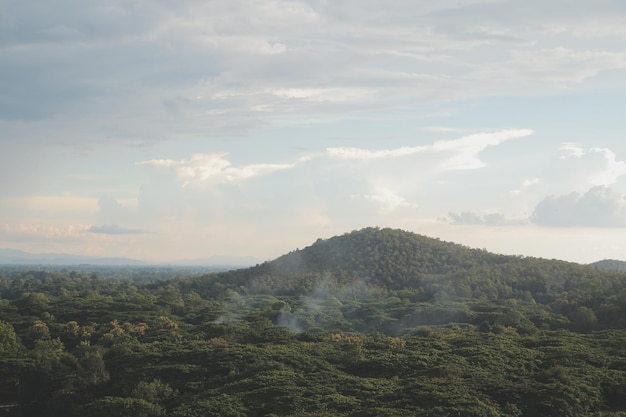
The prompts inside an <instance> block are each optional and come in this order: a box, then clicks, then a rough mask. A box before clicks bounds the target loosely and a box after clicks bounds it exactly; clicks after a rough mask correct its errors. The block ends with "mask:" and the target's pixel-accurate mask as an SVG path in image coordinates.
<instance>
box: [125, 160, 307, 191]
mask: <svg viewBox="0 0 626 417" xmlns="http://www.w3.org/2000/svg"><path fill="white" fill-rule="evenodd" d="M226 156H228V153H198V154H194V155H192V156H191V158H189V159H181V160H178V161H175V160H172V159H154V160H147V161H140V162H137V163H136V164H137V165H150V166H154V167H157V168H175V170H176V176H177V178H178V179H179V180H180V181H182V182H183V183H184V185H188V184H192V183H204V182H206V183H211V184H213V183H232V182H237V181H243V180H247V179H251V178H254V177H258V176H262V175H267V174H271V173H273V172H276V171H283V170H287V169H291V168H293V167H295V166H296V164H250V165H243V166H238V167H236V166H232V164H231V162H230V161H229V160H227V159H226ZM299 161H301V162H306V159H300V160H299Z"/></svg>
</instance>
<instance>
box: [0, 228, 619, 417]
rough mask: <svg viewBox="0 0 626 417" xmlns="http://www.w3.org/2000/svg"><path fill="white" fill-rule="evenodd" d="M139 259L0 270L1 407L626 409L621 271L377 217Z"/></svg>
mask: <svg viewBox="0 0 626 417" xmlns="http://www.w3.org/2000/svg"><path fill="white" fill-rule="evenodd" d="M111 271H117V272H115V274H116V276H113V275H114V274H113V272H111ZM120 271H122V272H120ZM130 271H132V270H124V269H121V270H115V269H111V270H107V269H104V270H101V271H99V272H97V273H96V272H88V271H84V270H81V271H73V270H56V271H46V270H28V269H10V268H5V269H4V270H3V272H1V273H0V353H1V354H0V405H2V406H3V407H2V408H0V415H9V416H32V415H38V416H83V415H89V416H107V417H110V416H125V417H126V416H146V417H147V416H166V415H167V416H174V417H183V416H184V417H189V416H259V417H260V416H318V417H321V416H355V417H356V416H413V415H415V416H457V415H463V416H559V417H561V416H621V415H626V274H624V273H622V272H619V271H607V270H603V269H600V268H597V267H593V266H584V265H580V264H575V263H569V262H563V261H557V260H546V259H538V258H525V257H520V256H505V255H497V254H493V253H490V252H487V251H485V250H479V249H471V248H468V247H465V246H461V245H457V244H454V243H449V242H443V241H440V240H436V239H431V238H428V237H425V236H420V235H416V234H412V233H408V232H404V231H400V230H392V229H378V228H368V229H363V230H359V231H355V232H352V233H348V234H345V235H342V236H337V237H334V238H331V239H326V240H318V241H317V242H315V243H314V244H313V245H311V246H309V247H307V248H304V249H300V250H295V251H293V252H291V253H288V254H286V255H284V256H281V257H279V258H277V259H276V260H274V261H271V262H266V263H263V264H260V265H256V266H254V267H251V268H247V269H240V270H234V271H229V272H221V273H211V274H204V275H200V276H198V275H196V276H185V275H184V274H178V272H176V271H175V270H168V272H167V273H165V272H163V271H161V273H159V274H156V275H154V276H153V277H152V279H151V277H150V274H147V273H141V274H135V275H133V273H132V272H130Z"/></svg>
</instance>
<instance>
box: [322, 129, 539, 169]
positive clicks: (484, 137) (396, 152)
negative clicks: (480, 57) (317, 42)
mask: <svg viewBox="0 0 626 417" xmlns="http://www.w3.org/2000/svg"><path fill="white" fill-rule="evenodd" d="M532 134H533V131H532V130H530V129H510V130H501V131H496V132H489V133H476V134H472V135H467V136H463V137H461V138H459V139H455V140H444V141H437V142H435V143H432V144H430V145H426V146H414V147H400V148H395V149H379V150H368V149H362V148H354V147H350V148H343V147H337V148H328V149H327V150H326V151H327V153H328V155H329V157H331V158H337V159H356V160H374V159H384V158H398V157H405V156H410V155H414V154H418V153H426V152H428V153H429V154H430V155H434V157H436V158H437V157H438V158H441V162H440V164H441V167H442V168H443V169H444V170H464V169H477V168H481V167H483V166H484V163H483V162H482V161H481V160H480V159H478V154H479V153H480V152H481V151H483V150H484V149H485V148H487V147H489V146H497V145H500V144H502V143H504V142H506V141H508V140H511V139H516V138H521V137H525V136H529V135H532ZM437 155H440V156H437Z"/></svg>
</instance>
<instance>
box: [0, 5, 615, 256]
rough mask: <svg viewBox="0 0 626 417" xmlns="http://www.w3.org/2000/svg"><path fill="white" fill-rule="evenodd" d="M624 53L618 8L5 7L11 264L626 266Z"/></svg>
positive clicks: (1, 24) (2, 52)
mask: <svg viewBox="0 0 626 417" xmlns="http://www.w3.org/2000/svg"><path fill="white" fill-rule="evenodd" d="M624 45H626V4H625V3H624V2H622V1H617V0H615V1H608V0H598V1H594V2H588V1H583V0H569V1H567V2H565V1H560V0H548V1H545V0H544V1H537V0H523V1H522V0H440V1H438V2H432V1H421V0H419V1H415V0H412V1H405V0H395V1H394V0H391V1H389V0H387V1H385V2H383V1H379V0H361V1H359V2H356V1H349V0H345V1H342V0H339V1H332V2H331V1H326V0H308V1H304V0H296V1H279V0H264V1H253V2H250V1H240V0H228V1H226V0H225V1H221V0H215V1H208V2H207V1H195V0H188V1H184V0H183V1H176V2H173V1H166V0H162V1H154V0H151V1H143V0H135V1H122V0H112V1H108V2H106V3H101V4H98V3H85V2H82V1H76V0H58V1H56V2H39V4H36V5H35V4H34V3H32V2H24V1H12V0H5V1H4V2H3V5H2V7H1V8H0V157H1V159H2V163H1V164H0V178H2V180H1V183H0V247H7V248H15V249H22V250H26V251H30V252H66V253H73V254H84V255H96V256H125V257H131V258H137V259H144V260H148V261H174V260H178V259H193V258H204V257H211V256H253V257H255V258H257V259H259V260H265V259H271V258H274V257H276V256H279V255H281V254H283V253H285V252H288V251H290V250H293V249H295V248H301V247H304V246H307V245H309V244H311V243H312V242H314V241H315V240H316V239H317V238H319V237H322V238H325V237H330V236H333V235H336V234H341V233H345V232H349V231H351V230H355V229H359V228H361V227H367V226H379V227H395V228H401V229H404V230H409V231H413V232H416V233H421V234H424V235H428V236H432V237H438V238H441V239H444V240H449V241H454V242H458V243H462V244H465V245H468V246H472V247H479V248H486V249H488V250H491V251H494V252H498V253H510V254H519V255H526V256H541V257H548V258H558V259H565V260H571V261H576V262H592V261H595V260H599V259H603V258H618V259H625V258H626V255H624V254H625V253H626V233H625V232H626V201H625V195H626V144H625V143H626V142H625V141H624V139H625V137H624V135H625V134H626V129H625V128H626V117H624V116H623V113H624V109H626V50H625V48H624Z"/></svg>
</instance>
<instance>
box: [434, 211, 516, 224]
mask: <svg viewBox="0 0 626 417" xmlns="http://www.w3.org/2000/svg"><path fill="white" fill-rule="evenodd" d="M448 216H449V217H448V218H444V219H443V220H444V221H446V222H450V223H451V224H453V225H474V226H475V225H481V226H514V225H518V226H519V225H525V224H528V220H527V219H509V218H506V217H505V216H504V215H503V214H502V213H486V214H479V213H474V212H471V211H465V212H460V213H449V214H448Z"/></svg>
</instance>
